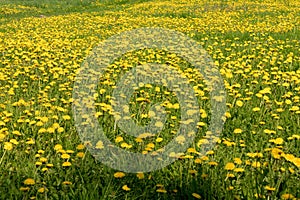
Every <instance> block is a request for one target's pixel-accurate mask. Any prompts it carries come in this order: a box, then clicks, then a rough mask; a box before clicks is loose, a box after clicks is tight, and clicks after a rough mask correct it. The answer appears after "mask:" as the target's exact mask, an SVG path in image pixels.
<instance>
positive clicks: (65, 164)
mask: <svg viewBox="0 0 300 200" xmlns="http://www.w3.org/2000/svg"><path fill="white" fill-rule="evenodd" d="M71 165H72V164H71V163H70V162H64V163H63V164H62V166H63V167H70V166H71Z"/></svg>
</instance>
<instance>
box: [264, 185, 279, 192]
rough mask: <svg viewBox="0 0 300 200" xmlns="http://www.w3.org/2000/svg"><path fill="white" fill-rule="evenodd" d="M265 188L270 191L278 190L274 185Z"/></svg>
mask: <svg viewBox="0 0 300 200" xmlns="http://www.w3.org/2000/svg"><path fill="white" fill-rule="evenodd" d="M265 189H266V190H268V191H274V190H276V188H273V187H270V186H268V185H267V186H265Z"/></svg>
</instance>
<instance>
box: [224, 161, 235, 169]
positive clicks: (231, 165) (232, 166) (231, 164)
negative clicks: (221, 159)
mask: <svg viewBox="0 0 300 200" xmlns="http://www.w3.org/2000/svg"><path fill="white" fill-rule="evenodd" d="M224 168H225V169H226V170H233V169H234V168H235V165H234V163H232V162H229V163H227V164H226V165H225V167H224Z"/></svg>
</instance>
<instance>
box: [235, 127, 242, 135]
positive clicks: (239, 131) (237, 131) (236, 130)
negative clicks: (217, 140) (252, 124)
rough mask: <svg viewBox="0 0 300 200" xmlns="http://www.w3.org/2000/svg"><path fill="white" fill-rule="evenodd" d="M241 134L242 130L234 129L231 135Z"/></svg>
mask: <svg viewBox="0 0 300 200" xmlns="http://www.w3.org/2000/svg"><path fill="white" fill-rule="evenodd" d="M242 132H243V130H242V129H240V128H236V129H234V131H233V133H235V134H239V133H242Z"/></svg>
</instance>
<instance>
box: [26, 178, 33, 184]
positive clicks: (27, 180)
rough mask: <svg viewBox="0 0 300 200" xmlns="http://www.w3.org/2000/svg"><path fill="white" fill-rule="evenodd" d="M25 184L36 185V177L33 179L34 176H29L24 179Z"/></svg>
mask: <svg viewBox="0 0 300 200" xmlns="http://www.w3.org/2000/svg"><path fill="white" fill-rule="evenodd" d="M24 184H25V185H34V184H35V181H34V179H32V178H27V179H26V180H25V181H24Z"/></svg>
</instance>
